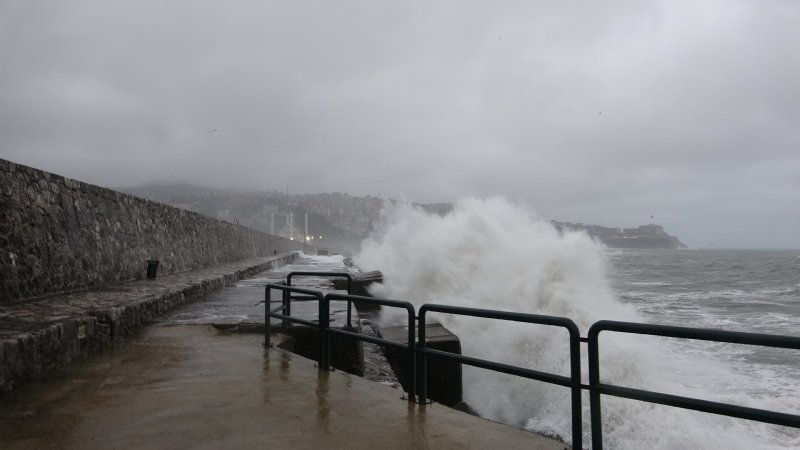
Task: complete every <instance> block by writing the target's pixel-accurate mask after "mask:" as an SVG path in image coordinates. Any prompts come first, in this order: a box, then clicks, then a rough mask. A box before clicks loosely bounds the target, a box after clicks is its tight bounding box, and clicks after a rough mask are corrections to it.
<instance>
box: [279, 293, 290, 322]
mask: <svg viewBox="0 0 800 450" xmlns="http://www.w3.org/2000/svg"><path fill="white" fill-rule="evenodd" d="M282 300H283V301H282V303H281V304H282V305H283V315H284V316H291V315H292V300H291V294H290V292H289V291H283V297H282ZM281 323H282V324H283V326H284V327H288V326H289V321H288V320H287V319H283V321H282V322H281Z"/></svg>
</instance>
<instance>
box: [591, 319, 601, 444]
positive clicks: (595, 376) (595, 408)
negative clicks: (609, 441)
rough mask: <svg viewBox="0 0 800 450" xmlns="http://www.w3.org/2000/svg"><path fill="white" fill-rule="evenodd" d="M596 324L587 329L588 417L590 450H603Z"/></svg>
mask: <svg viewBox="0 0 800 450" xmlns="http://www.w3.org/2000/svg"><path fill="white" fill-rule="evenodd" d="M596 325H597V324H595V325H592V327H591V328H589V334H588V344H589V416H590V418H591V430H592V450H603V417H602V412H601V410H602V408H601V406H600V392H599V391H598V387H597V386H598V385H599V384H600V348H599V347H600V346H599V342H598V341H599V334H600V332H599V331H598V330H597V329H596V328H595V326H596Z"/></svg>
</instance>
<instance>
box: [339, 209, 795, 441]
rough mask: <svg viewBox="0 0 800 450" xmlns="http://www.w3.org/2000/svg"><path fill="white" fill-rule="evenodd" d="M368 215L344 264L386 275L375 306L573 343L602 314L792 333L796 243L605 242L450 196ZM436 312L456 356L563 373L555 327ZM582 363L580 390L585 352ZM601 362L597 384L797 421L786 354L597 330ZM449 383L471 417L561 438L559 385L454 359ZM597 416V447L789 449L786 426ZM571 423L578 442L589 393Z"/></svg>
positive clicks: (529, 328) (651, 415)
mask: <svg viewBox="0 0 800 450" xmlns="http://www.w3.org/2000/svg"><path fill="white" fill-rule="evenodd" d="M382 219H383V220H382V222H381V226H380V227H379V228H378V229H377V230H376V233H375V234H374V235H373V236H372V238H370V239H368V240H367V241H365V242H364V243H363V244H362V251H361V253H360V254H359V255H357V256H356V258H355V261H356V263H357V265H358V266H359V267H362V268H363V269H365V270H372V269H380V270H382V271H383V272H384V277H385V283H384V284H383V285H380V286H377V287H375V289H374V294H376V295H380V296H383V297H388V298H395V299H402V300H408V301H411V302H412V303H414V304H416V305H417V306H419V305H421V304H423V303H442V304H458V305H463V306H470V307H480V308H488V309H499V310H509V311H518V312H528V313H536V314H547V315H556V316H561V317H568V318H570V319H572V320H573V321H574V322H575V323H576V324H577V325H578V327H579V329H580V331H581V335H582V336H586V333H587V331H588V329H589V327H590V326H591V324H593V323H594V322H596V321H598V320H602V319H610V320H622V321H630V322H639V323H655V324H667V325H678V326H687V327H696V328H708V329H721V330H731V331H743V332H752V333H768V334H779V335H789V336H800V250H732V249H707V250H705V249H704V250H701V249H680V250H629V249H625V250H619V249H610V248H607V247H605V246H603V245H602V244H600V243H598V242H595V241H593V240H592V239H591V238H590V237H588V236H587V235H585V234H582V233H566V234H561V233H559V232H558V231H557V230H554V229H553V228H552V226H550V224H549V223H548V222H547V221H544V220H541V219H540V218H538V217H537V216H536V214H535V213H533V212H531V211H530V210H529V209H527V208H525V207H522V206H520V205H517V204H514V203H512V202H509V201H508V200H505V199H502V198H493V199H476V198H472V199H464V200H461V201H459V202H458V203H457V204H456V206H455V208H454V210H453V212H451V213H450V214H448V215H446V216H438V215H431V214H427V213H425V212H423V211H420V210H418V209H415V208H413V207H409V206H404V205H399V206H397V207H395V208H394V209H392V210H387V211H385V213H384V217H383V218H382ZM435 319H436V320H438V321H440V322H441V323H442V324H443V325H445V326H446V327H447V328H449V329H450V330H451V331H453V332H454V333H455V334H457V335H458V336H459V337H460V339H461V344H462V351H463V352H464V354H467V355H470V356H475V357H479V358H484V359H489V360H493V361H498V362H504V363H509V364H513V365H517V366H521V367H527V368H533V369H537V370H542V371H546V372H551V373H558V374H562V375H568V373H569V372H568V368H569V360H568V357H567V354H568V348H567V335H566V333H565V332H563V331H561V330H558V329H553V328H552V327H546V326H536V325H529V324H525V325H520V324H514V323H509V322H502V321H497V320H489V319H475V318H466V317H459V316H449V315H439V316H437V317H435ZM400 320H401V318H400V317H399V316H398V315H394V314H392V313H391V312H390V311H385V312H384V313H383V316H382V318H381V322H382V325H387V324H394V323H401V322H400ZM582 360H583V361H582V364H583V369H582V372H583V378H584V382H586V381H587V373H588V370H587V365H586V347H585V344H582ZM600 367H601V369H600V373H601V381H602V382H604V383H610V384H615V385H619V386H626V387H632V388H640V389H647V390H652V391H657V392H664V393H668V394H674V395H682V396H687V397H694V398H700V399H706V400H712V401H717V402H724V403H731V404H735V405H742V406H748V407H755V408H762V409H767V410H771V411H779V412H784V413H790V414H800V351H795V350H785V349H771V348H763V347H754V346H743V345H735V344H723V343H712V342H703V341H688V340H683V339H673V338H661V337H650V336H639V335H630V334H622V333H610V332H603V333H601V339H600ZM463 380H464V399H465V401H466V402H467V403H468V404H469V405H470V406H471V407H472V408H473V409H474V410H476V411H477V412H478V413H479V414H480V415H481V416H483V417H486V418H489V419H491V420H496V421H500V422H504V423H508V424H510V425H513V426H518V427H522V428H526V429H528V430H531V431H534V432H537V433H542V434H546V435H551V436H559V437H561V438H563V439H564V440H566V441H567V442H569V437H570V424H571V422H570V416H569V410H570V409H569V408H570V405H569V391H568V390H567V389H566V388H563V387H560V386H554V385H549V384H546V383H541V382H537V381H530V380H524V379H520V378H518V377H512V376H507V375H503V374H498V373H495V372H490V371H486V370H483V369H476V368H472V367H466V366H465V367H464V374H463ZM602 412H603V437H604V444H605V447H606V448H612V449H706V448H720V449H723V448H724V449H748V450H749V449H797V448H800V429H795V428H789V427H782V426H774V425H768V424H762V423H759V422H753V421H747V420H741V419H735V418H729V417H724V416H718V415H712V414H706V413H700V412H695V411H687V410H682V409H679V408H674V407H668V406H662V405H654V404H649V403H644V402H640V401H635V400H628V399H620V398H615V397H609V396H603V407H602ZM583 417H584V424H583V427H584V428H583V429H584V438H583V442H584V447H588V446H589V443H590V442H591V438H590V434H589V428H590V427H589V406H588V396H587V395H584V402H583Z"/></svg>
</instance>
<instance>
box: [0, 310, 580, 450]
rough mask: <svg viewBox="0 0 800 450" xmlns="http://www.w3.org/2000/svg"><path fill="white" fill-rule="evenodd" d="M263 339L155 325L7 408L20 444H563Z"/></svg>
mask: <svg viewBox="0 0 800 450" xmlns="http://www.w3.org/2000/svg"><path fill="white" fill-rule="evenodd" d="M262 342H263V336H262V335H256V334H253V335H248V334H237V333H225V332H222V331H219V330H217V329H216V328H214V327H212V326H210V325H172V326H167V325H158V326H150V327H147V328H146V329H144V330H143V331H141V332H140V333H137V334H136V335H134V336H133V337H132V338H131V339H130V342H128V343H126V345H123V346H116V347H114V349H113V351H110V352H105V353H103V354H102V355H99V356H95V357H92V358H90V359H88V360H85V361H80V362H75V363H73V364H71V365H70V366H69V367H67V368H65V369H62V370H61V371H60V372H61V373H59V374H58V376H57V377H51V379H50V380H46V381H42V382H37V383H32V384H29V385H27V386H25V387H22V388H20V389H19V390H17V391H16V392H15V393H14V398H13V399H10V400H6V401H5V403H2V404H0V448H3V449H7V450H11V449H33V448H36V449H162V448H163V449H250V448H253V449H256V448H258V449H263V448H275V449H312V448H313V449H325V448H334V449H344V448H347V449H427V448H431V449H453V448H470V449H472V448H474V449H498V448H526V449H552V450H555V449H563V448H565V445H564V444H560V443H557V442H555V441H552V440H549V439H546V438H543V437H540V436H537V435H535V434H531V433H528V432H525V431H522V430H518V429H515V428H511V427H507V426H505V425H500V424H497V423H493V422H489V421H487V420H483V419H480V418H477V417H474V416H470V415H467V414H464V413H461V412H458V411H455V410H452V409H449V408H446V407H443V406H440V405H436V404H434V405H426V406H420V405H416V404H414V403H410V402H408V401H406V400H403V399H402V397H403V392H402V391H400V390H398V389H393V388H391V387H389V386H385V385H382V384H378V383H373V382H370V381H367V380H364V379H361V378H358V377H354V376H351V375H348V374H346V373H343V372H338V371H336V372H322V371H318V370H317V369H316V367H315V364H314V362H313V361H310V360H307V359H305V358H302V357H300V356H297V355H293V354H291V353H287V352H285V351H283V350H280V349H269V350H264V349H263V348H262V346H261V344H262Z"/></svg>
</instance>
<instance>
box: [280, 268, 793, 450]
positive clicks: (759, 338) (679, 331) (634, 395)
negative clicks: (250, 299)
mask: <svg viewBox="0 0 800 450" xmlns="http://www.w3.org/2000/svg"><path fill="white" fill-rule="evenodd" d="M336 274H337V275H340V273H336ZM303 275H309V276H311V275H319V273H317V272H307V273H305V272H304V273H303ZM271 289H276V290H280V291H282V293H283V300H282V301H283V304H282V305H281V306H280V307H278V308H275V309H272V310H271V309H270V303H271V297H270V290H271ZM292 293H295V294H302V297H301V296H295V297H293V296H292V295H291V294H292ZM293 298H296V299H304V300H316V301H318V302H319V318H320V320H319V321H318V322H312V321H308V320H303V319H298V318H296V317H291V300H292V299H293ZM336 300H345V301H347V302H348V305H349V304H350V303H351V302H352V301H357V302H364V303H372V304H377V305H381V306H389V307H396V308H403V309H405V310H406V311H407V314H408V317H407V320H408V322H407V323H408V341H407V343H406V344H401V343H397V342H394V341H389V340H386V339H381V338H377V337H373V336H367V335H363V334H358V333H355V332H353V331H349V330H343V329H334V328H330V302H331V301H336ZM265 301H266V317H265V331H266V333H267V334H266V336H265V344H266V345H267V346H269V332H270V324H269V322H270V318H278V319H282V320H284V323H285V324H286V323H288V322H294V323H300V324H303V325H307V326H311V327H316V328H318V329H319V331H320V334H319V335H320V339H319V341H320V342H319V346H320V347H319V351H320V353H319V367H320V368H321V369H328V368H329V366H330V345H329V342H330V335H331V334H338V335H343V336H349V337H352V338H354V339H358V340H361V341H366V342H371V343H374V344H378V345H387V346H392V347H396V348H401V349H405V350H406V351H407V352H408V355H407V357H408V374H407V375H408V379H409V382H410V384H409V391H410V392H408V394H409V399H410V400H415V399H416V400H418V401H419V402H420V403H425V402H427V384H426V383H427V381H426V380H427V377H426V372H427V361H426V359H427V357H434V358H441V359H446V360H451V361H455V362H458V363H462V364H467V365H470V366H475V367H479V368H483V369H488V370H493V371H496V372H501V373H506V374H510V375H516V376H520V377H524V378H528V379H533V380H538V381H542V382H545V383H551V384H556V385H560V386H564V387H567V388H569V389H570V391H571V409H572V411H571V417H572V446H573V448H582V414H581V391H582V390H587V391H589V406H590V408H589V415H590V423H591V430H590V431H591V440H592V448H593V449H596V450H601V449H602V448H603V442H602V440H603V430H602V413H601V403H600V402H601V396H602V395H611V396H616V397H622V398H628V399H633V400H639V401H645V402H650V403H657V404H662V405H667V406H673V407H678V408H684V409H690V410H695V411H701V412H707V413H712V414H720V415H725V416H730V417H736V418H741V419H748V420H754V421H759V422H765V423H770V424H777V425H783V426H789V427H794V428H800V415H796V414H788V413H781V412H775V411H769V410H763V409H757V408H749V407H743V406H738V405H733V404H728V403H719V402H712V401H707V400H701V399H696V398H689V397H681V396H676V395H670V394H664V393H659V392H652V391H647V390H642V389H634V388H628V387H623V386H615V385H611V384H603V383H600V357H599V352H600V349H599V334H600V332H602V331H609V332H618V333H632V334H641V335H651V336H661V337H671V338H683V339H692V340H703V341H712V342H725V343H732V344H743V345H757V346H764V347H774V348H786V349H794V350H800V337H795V336H780V335H768V334H758V333H742V332H732V331H722V330H708V329H701V328H688V327H677V326H667V325H652V324H641V323H631V322H616V321H609V320H601V321H599V322H597V323H595V324H594V325H592V326H591V328H590V329H589V333H588V337H587V338H582V337H580V333H579V330H578V327H577V325H576V324H575V323H574V322H573V321H572V320H570V319H568V318H565V317H556V316H544V315H536V314H524V313H515V312H507V311H496V310H488V309H477V308H465V307H458V306H448V305H436V304H425V305H422V306H421V307H420V309H419V317H416V316H415V314H414V307H413V305H411V304H410V303H408V302H405V301H398V300H388V299H381V298H373V297H362V296H355V295H343V294H334V293H330V294H327V295H323V294H322V292H320V291H314V290H310V289H304V288H300V287H295V286H289V285H287V284H286V283H285V282H281V283H271V284H268V285H267V287H266V294H265ZM278 312H281V313H283V314H279V313H278ZM429 312H439V313H445V314H454V315H464V316H472V317H480V318H487V319H495V320H507V321H513V322H522V323H530V324H539V325H549V326H556V327H561V328H565V329H566V330H567V331H568V333H569V354H570V355H569V356H570V376H568V377H567V376H563V375H557V374H552V373H547V372H541V371H538V370H532V369H526V368H523V367H517V366H512V365H508V364H502V363H497V362H493V361H488V360H483V359H478V358H472V357H468V356H464V355H459V354H456V353H449V352H444V351H441V350H436V349H431V348H427V346H426V336H425V332H426V331H425V326H426V316H427V314H428V313H429ZM349 323H350V321H349V311H348V324H349ZM415 327H416V329H418V330H419V337H418V338H417V337H416V336H415ZM581 342H586V343H588V353H589V354H588V370H589V384H588V385H584V384H581V364H580V343H581ZM417 380H420V383H419V385H417Z"/></svg>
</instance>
